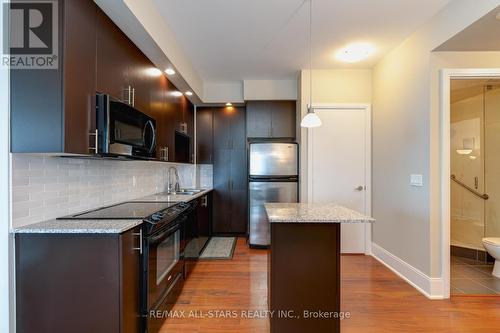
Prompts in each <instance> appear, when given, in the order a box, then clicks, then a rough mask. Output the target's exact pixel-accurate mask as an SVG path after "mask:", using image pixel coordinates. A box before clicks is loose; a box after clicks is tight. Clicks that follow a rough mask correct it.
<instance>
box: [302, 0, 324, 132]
mask: <svg viewBox="0 0 500 333" xmlns="http://www.w3.org/2000/svg"><path fill="white" fill-rule="evenodd" d="M312 74H313V73H312V0H309V104H308V105H307V114H306V115H305V117H304V118H302V121H301V122H300V126H301V127H305V128H313V127H318V126H321V119H319V117H318V115H317V114H316V112H314V108H313V105H312Z"/></svg>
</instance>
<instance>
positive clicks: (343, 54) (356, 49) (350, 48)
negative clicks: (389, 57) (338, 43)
mask: <svg viewBox="0 0 500 333" xmlns="http://www.w3.org/2000/svg"><path fill="white" fill-rule="evenodd" d="M374 53H375V46H373V45H372V44H370V43H352V44H349V45H347V46H346V47H344V48H342V49H340V50H338V51H337V53H335V58H336V59H337V60H340V61H344V62H358V61H361V60H365V59H366V58H368V57H370V56H371V55H373V54H374Z"/></svg>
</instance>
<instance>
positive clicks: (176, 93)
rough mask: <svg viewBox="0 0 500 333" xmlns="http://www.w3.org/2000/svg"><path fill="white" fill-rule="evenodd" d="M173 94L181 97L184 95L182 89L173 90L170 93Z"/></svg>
mask: <svg viewBox="0 0 500 333" xmlns="http://www.w3.org/2000/svg"><path fill="white" fill-rule="evenodd" d="M170 94H171V95H172V96H175V97H181V96H182V93H181V92H180V91H177V90H176V91H172V92H171V93H170Z"/></svg>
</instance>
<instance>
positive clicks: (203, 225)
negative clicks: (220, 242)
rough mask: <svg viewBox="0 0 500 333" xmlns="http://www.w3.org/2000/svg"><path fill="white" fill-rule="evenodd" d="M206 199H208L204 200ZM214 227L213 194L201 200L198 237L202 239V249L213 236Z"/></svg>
mask: <svg viewBox="0 0 500 333" xmlns="http://www.w3.org/2000/svg"><path fill="white" fill-rule="evenodd" d="M203 198H206V199H203ZM211 225H212V192H210V193H208V194H206V195H205V196H204V197H202V198H201V199H200V204H199V205H198V237H199V238H200V239H201V243H202V244H201V247H200V249H201V248H203V246H204V245H205V242H206V240H208V237H210V235H211V227H212V226H211Z"/></svg>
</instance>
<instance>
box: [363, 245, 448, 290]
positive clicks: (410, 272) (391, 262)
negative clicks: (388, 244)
mask: <svg viewBox="0 0 500 333" xmlns="http://www.w3.org/2000/svg"><path fill="white" fill-rule="evenodd" d="M372 256H373V257H374V258H375V259H377V260H378V261H380V262H381V263H382V264H383V265H384V266H386V267H387V268H389V269H390V270H391V271H393V272H394V273H396V274H397V275H398V276H399V277H400V278H402V279H403V280H405V281H406V282H408V283H409V284H410V285H412V286H413V287H414V288H415V289H417V290H418V291H419V292H421V293H422V294H424V295H425V296H426V297H427V298H429V299H443V298H444V296H443V295H444V283H443V279H442V278H431V277H429V276H427V275H426V274H424V273H423V272H422V271H420V270H419V269H417V268H415V267H413V266H412V265H410V264H408V263H407V262H405V261H404V260H402V259H400V258H399V257H397V256H395V255H394V254H392V253H391V252H389V251H387V250H386V249H384V248H383V247H380V246H379V245H377V244H375V243H372Z"/></svg>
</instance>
